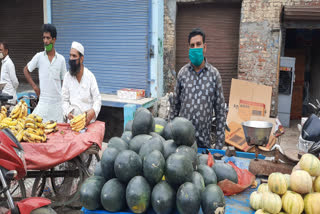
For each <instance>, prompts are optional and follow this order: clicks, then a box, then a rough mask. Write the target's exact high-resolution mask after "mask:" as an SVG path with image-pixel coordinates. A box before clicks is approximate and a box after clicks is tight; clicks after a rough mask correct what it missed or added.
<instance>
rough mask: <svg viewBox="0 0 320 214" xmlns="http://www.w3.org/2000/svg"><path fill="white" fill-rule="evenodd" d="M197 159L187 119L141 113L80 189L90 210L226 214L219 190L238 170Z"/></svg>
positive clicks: (201, 157) (110, 145) (110, 146)
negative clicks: (218, 183) (210, 164)
mask: <svg viewBox="0 0 320 214" xmlns="http://www.w3.org/2000/svg"><path fill="white" fill-rule="evenodd" d="M207 156H208V155H205V154H203V155H197V146H196V144H195V129H194V127H193V125H192V123H191V122H190V121H188V120H187V119H184V118H181V117H177V118H175V119H174V120H173V121H171V122H169V123H167V122H166V121H165V120H163V119H161V118H153V117H152V115H151V113H150V112H149V111H148V110H147V109H144V108H139V109H138V110H137V111H136V113H135V117H134V120H133V121H131V122H128V123H127V125H126V128H125V132H124V133H123V134H122V136H121V138H119V137H113V138H111V139H110V141H109V143H108V148H107V149H106V150H105V151H104V152H103V155H102V158H101V161H100V162H99V163H98V164H97V166H96V169H95V173H94V176H92V177H90V178H88V179H87V180H86V181H85V182H84V183H83V185H82V187H81V189H80V201H81V203H82V205H83V207H85V208H86V209H89V210H97V209H105V210H107V211H110V212H119V211H124V210H127V209H130V210H131V211H132V212H133V213H144V212H146V211H147V210H148V209H153V210H154V212H155V213H157V214H165V213H174V212H175V211H178V212H179V213H180V214H184V213H194V214H195V213H198V212H199V210H200V207H201V208H202V211H203V213H205V214H207V213H210V214H211V213H224V211H225V199H224V195H223V192H222V190H221V189H220V187H219V186H218V185H217V182H218V181H219V179H222V180H223V179H225V178H226V177H228V178H229V179H231V180H233V181H234V182H236V183H237V182H238V177H237V174H236V172H235V170H234V169H233V168H232V167H231V169H230V168H229V167H228V166H229V165H228V166H225V165H224V164H220V165H218V164H217V165H214V166H215V167H209V166H208V165H207V159H208V157H207Z"/></svg>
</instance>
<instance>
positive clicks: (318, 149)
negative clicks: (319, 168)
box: [308, 141, 320, 157]
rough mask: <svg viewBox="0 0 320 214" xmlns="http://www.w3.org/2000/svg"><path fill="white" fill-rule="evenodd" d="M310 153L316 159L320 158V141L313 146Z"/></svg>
mask: <svg viewBox="0 0 320 214" xmlns="http://www.w3.org/2000/svg"><path fill="white" fill-rule="evenodd" d="M308 153H310V154H313V155H315V156H316V157H318V155H319V154H320V141H318V142H316V143H314V144H312V146H311V147H310V149H309V150H308Z"/></svg>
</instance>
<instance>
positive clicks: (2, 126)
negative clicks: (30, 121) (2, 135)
mask: <svg viewBox="0 0 320 214" xmlns="http://www.w3.org/2000/svg"><path fill="white" fill-rule="evenodd" d="M5 128H8V124H6V123H0V129H5Z"/></svg>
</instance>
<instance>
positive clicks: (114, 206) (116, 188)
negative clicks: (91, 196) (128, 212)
mask: <svg viewBox="0 0 320 214" xmlns="http://www.w3.org/2000/svg"><path fill="white" fill-rule="evenodd" d="M100 199H101V204H102V206H103V208H104V209H105V210H107V211H109V212H118V211H121V210H123V209H124V208H125V206H126V186H125V185H124V184H122V183H121V182H120V181H119V180H118V179H117V178H113V179H111V180H109V181H107V182H106V183H105V184H104V185H103V187H102V190H101V197H100Z"/></svg>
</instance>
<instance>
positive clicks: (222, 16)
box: [176, 3, 241, 102]
mask: <svg viewBox="0 0 320 214" xmlns="http://www.w3.org/2000/svg"><path fill="white" fill-rule="evenodd" d="M240 11H241V5H240V4H214V3H212V4H209V3H208V4H179V5H178V13H177V24H176V62H177V63H176V70H177V71H179V70H180V68H181V67H182V66H183V65H185V64H186V63H188V62H189V58H188V35H189V33H190V31H191V30H192V29H193V28H196V27H199V28H201V29H202V30H203V31H204V32H205V34H206V43H207V53H206V58H207V60H208V61H209V63H210V64H212V65H213V66H214V67H216V68H217V69H218V70H219V72H220V75H221V78H222V84H223V90H224V96H225V100H226V102H229V94H230V87H231V79H232V78H237V64H238V50H239V25H240Z"/></svg>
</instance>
